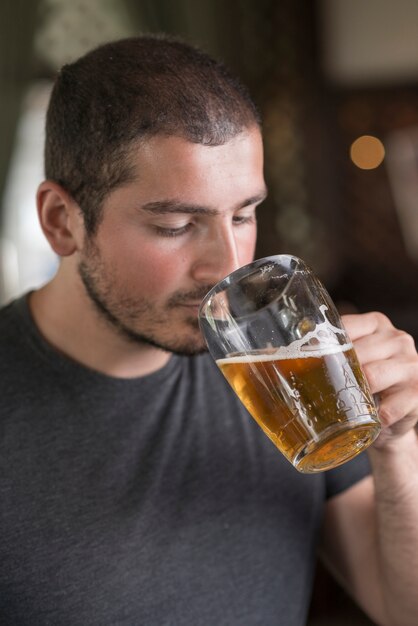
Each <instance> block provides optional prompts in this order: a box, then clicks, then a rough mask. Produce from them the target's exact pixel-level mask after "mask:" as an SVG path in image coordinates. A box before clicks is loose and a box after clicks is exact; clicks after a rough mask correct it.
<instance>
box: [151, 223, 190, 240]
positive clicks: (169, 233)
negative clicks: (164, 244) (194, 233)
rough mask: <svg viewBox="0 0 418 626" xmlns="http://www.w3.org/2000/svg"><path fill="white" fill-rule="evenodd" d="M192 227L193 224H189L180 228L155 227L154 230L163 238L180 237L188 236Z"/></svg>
mask: <svg viewBox="0 0 418 626" xmlns="http://www.w3.org/2000/svg"><path fill="white" fill-rule="evenodd" d="M192 226H193V224H192V223H191V222H188V223H187V224H185V225H184V226H179V227H177V228H174V227H172V226H154V230H155V232H156V233H157V234H158V235H160V236H161V237H179V236H180V235H184V234H186V233H187V232H188V231H189V230H190V229H191V228H192Z"/></svg>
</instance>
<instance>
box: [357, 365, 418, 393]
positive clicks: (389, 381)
mask: <svg viewBox="0 0 418 626" xmlns="http://www.w3.org/2000/svg"><path fill="white" fill-rule="evenodd" d="M362 369H363V371H364V373H365V375H366V378H367V381H368V383H369V386H370V390H371V392H372V393H380V392H382V391H384V390H388V391H389V389H390V388H391V387H394V386H396V385H404V386H405V383H407V385H406V386H407V387H408V389H413V390H414V393H415V394H417V391H418V371H417V363H416V360H415V359H411V358H406V357H405V358H397V359H385V360H379V361H372V362H370V363H365V364H363V365H362Z"/></svg>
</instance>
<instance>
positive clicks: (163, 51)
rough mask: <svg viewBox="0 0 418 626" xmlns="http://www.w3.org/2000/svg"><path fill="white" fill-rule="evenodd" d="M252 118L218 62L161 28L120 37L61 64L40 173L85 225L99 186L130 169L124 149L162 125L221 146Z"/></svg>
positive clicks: (97, 205) (246, 98)
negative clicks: (62, 193)
mask: <svg viewBox="0 0 418 626" xmlns="http://www.w3.org/2000/svg"><path fill="white" fill-rule="evenodd" d="M254 125H260V118H259V115H258V111H257V108H256V106H255V104H254V102H253V101H252V99H251V97H250V95H249V93H248V91H247V89H246V88H245V87H244V85H242V84H241V82H240V81H239V80H238V79H237V78H236V77H234V76H233V75H232V74H231V73H230V72H229V71H228V70H227V68H226V67H225V66H224V65H223V64H222V63H220V62H218V61H215V60H214V59H212V58H211V57H209V56H208V55H207V54H206V53H204V52H202V51H200V50H199V49H197V48H194V47H193V46H191V45H189V44H187V43H185V42H183V41H180V40H178V39H174V38H171V37H167V36H163V35H157V36H142V37H132V38H127V39H122V40H119V41H115V42H111V43H108V44H105V45H102V46H100V47H98V48H96V49H95V50H92V51H91V52H89V53H87V54H86V55H85V56H83V57H81V58H80V59H79V60H77V61H75V62H74V63H71V64H70V65H65V66H64V67H63V68H62V69H61V71H60V72H59V74H58V76H57V78H56V81H55V84H54V87H53V90H52V94H51V99H50V103H49V107H48V112H47V120H46V143H45V175H46V177H47V178H48V179H50V180H53V181H55V182H57V183H59V184H60V185H61V186H62V187H63V188H64V189H65V190H66V191H67V192H68V193H69V194H70V195H71V196H72V197H73V198H74V200H75V201H76V202H77V204H78V205H79V206H80V209H81V211H82V213H83V216H84V222H85V228H86V231H87V233H88V234H93V233H94V232H95V229H96V227H97V225H98V223H99V221H100V216H101V206H102V203H103V200H104V199H105V197H106V195H107V194H108V193H109V192H110V191H111V190H113V189H115V188H116V187H117V186H119V185H121V184H123V183H124V182H127V181H129V180H130V179H131V177H132V171H131V168H130V158H129V157H130V155H131V150H130V149H131V148H132V147H133V146H134V145H137V142H138V141H139V140H141V139H147V138H150V137H152V136H154V135H156V134H165V135H167V136H169V135H176V136H180V137H183V138H185V139H187V140H189V141H191V142H194V143H201V144H204V145H208V146H210V145H221V144H223V143H225V142H226V141H228V140H229V139H231V138H232V137H234V136H235V135H237V134H238V133H240V132H242V131H243V130H244V129H246V128H249V127H251V126H254Z"/></svg>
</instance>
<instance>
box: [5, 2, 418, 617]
mask: <svg viewBox="0 0 418 626" xmlns="http://www.w3.org/2000/svg"><path fill="white" fill-rule="evenodd" d="M160 31H164V32H167V33H172V34H177V35H180V36H182V37H184V38H185V39H187V40H188V41H190V42H191V43H194V44H196V45H198V46H200V47H202V48H204V49H206V50H207V51H208V52H210V53H211V54H212V55H214V56H216V57H218V58H221V59H223V60H224V61H226V62H227V64H228V65H229V66H230V67H231V68H232V69H233V70H234V71H235V72H236V73H237V74H238V75H239V76H240V77H241V78H242V80H243V81H244V82H245V83H246V84H247V85H248V86H249V87H250V89H251V91H252V94H253V97H254V99H255V101H256V102H257V104H258V106H259V108H260V110H261V113H262V116H263V120H264V136H265V152H266V179H267V183H268V186H269V190H270V196H269V199H268V200H267V201H266V203H265V205H264V208H263V209H261V210H260V217H259V243H258V250H257V256H264V255H269V254H277V253H285V252H286V253H292V254H296V255H299V256H302V257H303V258H304V259H305V260H307V261H308V263H309V264H310V265H311V266H312V267H313V268H314V269H315V270H316V272H317V273H318V274H319V275H320V277H321V278H322V280H323V282H324V283H325V285H326V286H327V288H328V290H329V291H330V292H331V294H332V295H333V297H334V299H335V300H336V302H337V304H338V306H339V307H340V309H341V311H343V312H344V311H366V310H372V309H374V310H376V309H379V310H381V311H383V312H385V313H387V314H388V315H390V317H391V318H392V320H393V321H394V323H395V324H396V325H398V326H400V327H402V328H404V329H405V330H407V331H408V332H410V333H411V334H412V335H413V336H414V337H415V339H416V340H417V339H418V290H417V286H418V2H416V0H367V2H364V1H363V0H349V1H348V0H305V1H304V0H281V1H280V2H278V1H277V0H240V1H238V0H229V1H228V2H225V1H221V0H71V2H70V1H69V0H2V2H1V4H0V95H1V100H0V130H1V142H0V208H1V218H0V219H1V222H0V225H1V226H0V303H4V302H7V301H8V300H10V299H11V298H13V297H15V296H17V295H19V294H21V293H22V292H24V291H26V290H27V289H29V288H31V287H35V286H38V285H39V284H42V283H43V282H45V280H47V279H48V278H49V277H50V276H51V275H52V274H53V272H54V271H55V269H56V265H57V261H56V259H55V257H54V256H53V254H52V253H51V252H50V250H49V249H48V247H47V245H46V243H45V242H44V240H43V236H42V234H41V232H40V229H39V227H38V224H37V217H36V210H35V202H34V197H35V192H36V188H37V185H38V183H39V182H40V180H41V179H42V176H43V167H42V144H43V123H44V115H45V108H46V105H47V101H48V95H49V91H50V88H51V83H52V80H53V78H54V75H55V73H56V71H57V70H58V68H59V67H60V66H62V65H63V64H64V63H66V62H69V61H72V60H73V59H75V58H76V57H78V56H80V55H81V54H83V53H84V52H87V51H88V50H89V49H91V48H93V47H95V46H96V45H98V44H100V43H103V42H105V41H109V40H112V39H118V38H120V37H125V36H130V35H134V34H138V33H145V32H160ZM370 623H371V622H370V621H368V620H367V619H366V618H365V617H364V616H363V615H362V613H361V612H360V611H358V610H357V609H356V608H355V607H354V606H353V605H352V604H351V603H350V601H349V599H348V598H347V597H346V596H345V594H344V592H343V591H342V590H341V589H339V587H337V586H336V585H333V584H332V583H331V582H330V580H329V579H328V577H327V574H326V573H325V572H324V571H323V570H322V569H321V568H318V576H317V583H316V588H315V594H314V598H313V602H312V608H311V615H310V621H309V624H310V625H312V626H314V625H315V626H319V625H325V624H329V625H331V624H332V626H339V625H344V624H347V625H348V624H350V625H352V624H356V625H357V624H359V625H361V624H370Z"/></svg>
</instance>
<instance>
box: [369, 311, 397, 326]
mask: <svg viewBox="0 0 418 626" xmlns="http://www.w3.org/2000/svg"><path fill="white" fill-rule="evenodd" d="M370 315H371V316H372V317H373V319H374V320H375V323H376V326H377V327H382V326H386V327H387V326H392V322H391V321H390V319H389V318H388V317H387V315H385V314H384V313H381V312H380V311H372V312H371V313H370Z"/></svg>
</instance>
